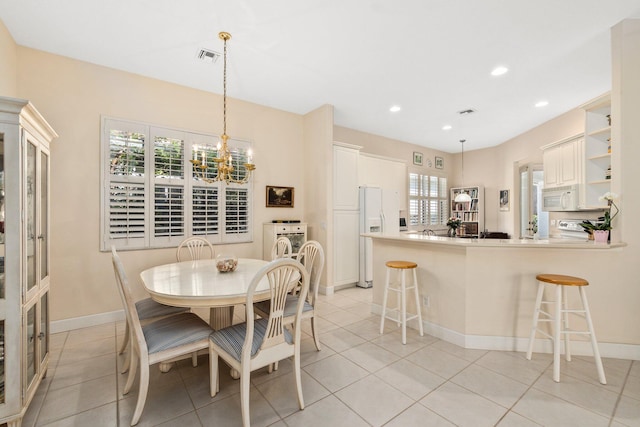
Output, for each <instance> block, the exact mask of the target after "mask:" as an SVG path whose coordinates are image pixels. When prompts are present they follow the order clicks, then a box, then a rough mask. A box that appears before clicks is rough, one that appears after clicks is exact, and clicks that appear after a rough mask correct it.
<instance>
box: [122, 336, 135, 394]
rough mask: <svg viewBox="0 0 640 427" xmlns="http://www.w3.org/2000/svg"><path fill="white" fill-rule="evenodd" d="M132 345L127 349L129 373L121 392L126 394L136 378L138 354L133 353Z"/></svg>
mask: <svg viewBox="0 0 640 427" xmlns="http://www.w3.org/2000/svg"><path fill="white" fill-rule="evenodd" d="M134 353H135V352H134V349H133V346H132V347H131V350H130V351H129V354H130V359H129V360H130V363H129V375H128V376H127V383H126V384H125V385H124V391H123V392H122V394H127V393H129V391H131V387H132V386H133V382H134V381H135V379H136V371H137V370H138V355H137V354H134Z"/></svg>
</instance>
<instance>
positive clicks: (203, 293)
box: [140, 258, 271, 377]
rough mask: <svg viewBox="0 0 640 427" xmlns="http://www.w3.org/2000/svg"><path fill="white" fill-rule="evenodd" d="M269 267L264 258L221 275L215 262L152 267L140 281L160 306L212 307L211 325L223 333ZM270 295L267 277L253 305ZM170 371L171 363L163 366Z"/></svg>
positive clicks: (244, 260)
mask: <svg viewBox="0 0 640 427" xmlns="http://www.w3.org/2000/svg"><path fill="white" fill-rule="evenodd" d="M267 264H268V261H264V260H261V259H251V258H239V259H238V265H237V267H236V269H235V270H234V271H227V272H220V271H218V269H217V267H216V260H215V259H200V260H192V261H183V262H174V263H170V264H163V265H158V266H155V267H151V268H149V269H146V270H144V271H142V272H141V273H140V278H141V279H142V283H143V285H144V287H145V289H146V290H147V291H148V292H149V294H150V296H151V298H152V299H153V300H155V301H157V302H159V303H162V304H166V305H171V306H175V307H191V308H209V309H210V310H209V324H210V325H211V327H212V328H213V329H214V330H219V329H222V328H225V327H227V326H230V325H231V324H232V321H233V308H234V306H235V305H237V304H245V303H246V299H247V290H248V289H249V285H250V284H251V281H252V280H253V278H254V277H255V275H256V273H258V271H259V270H260V269H261V268H262V267H264V266H265V265H267ZM270 294H271V292H270V288H269V281H268V279H267V277H266V276H265V277H263V278H262V280H261V281H260V283H258V286H257V287H256V290H255V293H254V297H253V302H258V301H263V300H267V299H269V297H270ZM169 369H170V364H161V365H160V370H161V371H163V372H166V371H168V370H169ZM235 374H236V373H232V375H233V376H234V377H235V376H236V375H235Z"/></svg>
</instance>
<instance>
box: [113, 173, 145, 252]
mask: <svg viewBox="0 0 640 427" xmlns="http://www.w3.org/2000/svg"><path fill="white" fill-rule="evenodd" d="M108 209H109V213H108V215H109V231H108V233H109V238H110V239H113V240H122V239H125V240H127V241H129V242H130V243H133V242H131V241H132V240H138V241H140V240H141V239H144V217H145V215H144V185H138V184H127V183H117V182H112V183H111V185H110V186H109V207H108Z"/></svg>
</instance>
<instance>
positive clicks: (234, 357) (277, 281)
mask: <svg viewBox="0 0 640 427" xmlns="http://www.w3.org/2000/svg"><path fill="white" fill-rule="evenodd" d="M265 278H266V279H267V280H268V282H269V287H270V289H271V293H270V303H271V305H270V306H271V311H270V312H269V314H268V316H267V317H264V318H259V319H255V318H254V311H253V299H254V294H255V292H256V288H257V286H258V284H260V283H261V282H262V281H263V279H265ZM299 283H300V294H299V295H300V299H299V303H298V306H297V307H296V312H295V320H294V325H295V326H294V328H293V333H291V332H289V331H288V330H287V329H286V328H285V327H284V324H283V313H284V305H285V301H286V297H287V295H288V294H289V291H291V289H293V288H294V287H296V286H298V284H299ZM308 291H309V275H308V273H307V271H306V269H305V268H304V266H303V265H302V264H300V263H299V262H298V261H296V260H294V259H291V258H282V259H277V260H275V261H272V262H270V263H269V264H267V265H266V266H264V267H263V268H262V269H260V271H259V272H258V273H257V274H256V275H255V277H254V278H253V280H252V281H251V284H250V285H249V289H248V291H247V297H246V317H245V319H246V321H245V322H243V323H239V324H236V325H232V326H229V327H227V328H223V329H220V330H218V331H215V332H213V333H212V334H211V337H210V339H209V375H210V388H211V397H214V396H215V395H216V394H217V393H218V391H219V387H220V384H219V378H218V358H221V359H222V360H224V361H225V362H226V363H227V364H228V365H229V366H230V367H231V368H232V369H235V370H237V371H238V372H239V373H240V402H241V409H242V410H241V412H242V424H243V425H244V426H245V427H247V426H249V425H250V411H249V389H250V386H251V381H250V375H251V372H253V371H255V370H257V369H260V368H263V367H265V366H271V365H272V364H273V363H275V362H277V361H280V360H282V359H286V358H289V357H293V364H294V369H293V370H294V377H295V382H296V389H297V395H298V405H299V407H300V409H304V398H303V396H302V380H301V371H300V339H301V331H300V319H301V315H302V308H303V305H304V301H305V298H306V296H307V292H308Z"/></svg>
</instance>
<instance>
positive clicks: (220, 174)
mask: <svg viewBox="0 0 640 427" xmlns="http://www.w3.org/2000/svg"><path fill="white" fill-rule="evenodd" d="M218 37H220V38H221V39H222V40H223V41H224V74H223V97H222V99H223V110H222V114H223V116H222V117H223V122H222V123H223V125H222V135H221V136H220V139H221V142H218V146H217V154H216V155H217V157H216V158H215V159H213V161H214V162H215V168H216V172H217V173H216V176H215V177H214V178H209V177H208V176H207V169H209V165H207V162H206V157H205V156H206V154H205V153H204V152H203V153H202V160H198V159H197V154H196V156H195V157H196V159H193V160H190V161H191V163H193V168H194V170H195V171H196V173H197V174H198V175H199V176H200V179H202V180H203V181H204V182H208V183H212V182H218V181H224V182H226V183H227V184H229V183H233V184H246V183H247V182H249V178H250V177H251V172H252V171H253V170H255V168H256V165H254V164H253V162H252V161H251V150H248V152H247V162H246V163H244V164H243V165H242V166H243V167H244V169H245V173H244V178H242V179H234V178H233V171H234V167H233V157H232V156H231V151H229V146H228V144H227V140H228V139H229V135H227V41H228V40H229V39H230V38H231V34H229V33H227V32H224V31H223V32H221V33H219V34H218ZM196 151H197V150H196Z"/></svg>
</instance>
